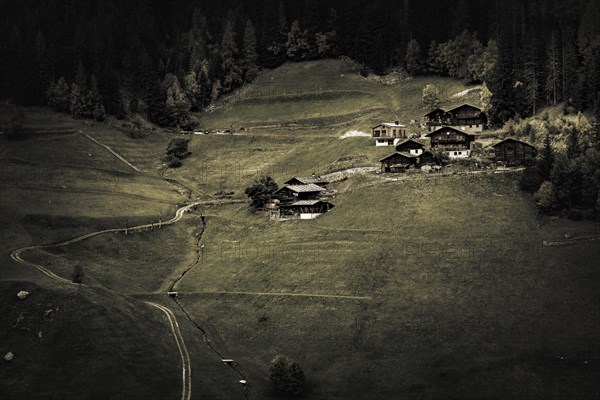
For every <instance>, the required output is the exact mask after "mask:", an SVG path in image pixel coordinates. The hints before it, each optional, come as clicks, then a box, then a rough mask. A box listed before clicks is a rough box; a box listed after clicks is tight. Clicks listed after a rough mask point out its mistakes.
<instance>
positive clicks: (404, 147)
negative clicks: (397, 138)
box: [396, 139, 425, 156]
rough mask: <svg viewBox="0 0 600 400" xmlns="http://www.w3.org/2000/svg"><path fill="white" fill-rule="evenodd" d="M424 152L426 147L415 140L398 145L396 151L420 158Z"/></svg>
mask: <svg viewBox="0 0 600 400" xmlns="http://www.w3.org/2000/svg"><path fill="white" fill-rule="evenodd" d="M424 150H425V145H424V144H423V143H420V142H417V141H416V140H413V139H406V140H403V141H402V142H400V143H398V144H396V151H397V152H399V153H402V152H404V153H409V154H414V155H416V156H418V155H419V154H421V153H423V151H424Z"/></svg>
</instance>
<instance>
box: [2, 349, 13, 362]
mask: <svg viewBox="0 0 600 400" xmlns="http://www.w3.org/2000/svg"><path fill="white" fill-rule="evenodd" d="M14 357H15V355H14V354H13V353H12V351H9V352H8V353H6V354H5V355H4V361H12V359H13V358H14Z"/></svg>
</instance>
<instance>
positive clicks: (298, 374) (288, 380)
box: [269, 355, 305, 396]
mask: <svg viewBox="0 0 600 400" xmlns="http://www.w3.org/2000/svg"><path fill="white" fill-rule="evenodd" d="M269 375H270V378H271V383H272V384H273V389H275V392H277V393H279V394H283V395H292V396H299V395H301V394H302V393H303V392H304V382H305V377H304V372H302V369H301V368H300V365H299V364H298V363H297V362H295V361H292V360H290V359H289V358H287V357H286V356H281V355H278V356H275V358H273V360H272V361H271V368H270V370H269Z"/></svg>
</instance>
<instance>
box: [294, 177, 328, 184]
mask: <svg viewBox="0 0 600 400" xmlns="http://www.w3.org/2000/svg"><path fill="white" fill-rule="evenodd" d="M294 179H295V180H297V181H299V182H302V183H303V184H305V185H308V184H309V183H319V182H325V180H324V179H323V178H321V177H320V176H318V175H308V176H294V177H292V178H290V179H288V180H287V181H285V182H284V184H286V185H287V184H289V182H291V181H293V180H294Z"/></svg>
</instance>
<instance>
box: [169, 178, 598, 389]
mask: <svg viewBox="0 0 600 400" xmlns="http://www.w3.org/2000/svg"><path fill="white" fill-rule="evenodd" d="M382 199H383V200H382ZM336 204H337V206H336V208H335V209H333V210H332V211H331V212H329V213H328V214H325V215H323V216H321V217H319V218H318V219H316V220H314V221H290V222H283V223H276V222H269V221H267V220H266V218H265V216H264V215H252V214H249V213H248V212H247V210H246V209H244V208H243V207H241V206H230V207H226V208H222V209H219V210H215V213H214V215H209V218H208V220H207V230H206V232H205V234H204V237H203V240H202V243H203V244H204V246H205V247H204V254H203V259H202V262H201V264H200V265H199V266H198V267H197V268H195V269H193V270H192V271H190V273H188V274H187V275H186V277H185V278H184V280H183V281H182V282H181V284H180V285H179V291H180V292H183V294H182V297H181V302H182V304H184V306H185V307H186V308H189V309H190V310H193V311H192V312H191V314H192V316H193V317H194V318H197V319H198V320H201V321H202V323H203V324H205V325H206V326H210V327H211V329H212V330H213V331H214V332H215V333H214V337H216V338H219V340H220V341H222V343H223V345H224V346H228V347H229V348H230V349H231V351H232V353H233V354H236V355H237V357H238V359H239V360H240V362H241V363H242V365H247V369H248V370H249V371H252V374H253V375H252V378H253V380H256V382H257V384H258V386H259V388H258V389H257V390H258V393H259V395H258V396H259V398H262V397H261V396H269V389H268V382H266V381H265V380H264V377H265V376H266V373H267V370H266V368H267V365H268V360H269V359H270V357H271V356H272V355H273V354H277V353H287V354H290V355H292V356H293V357H295V358H296V359H298V360H299V362H300V363H301V364H302V365H303V366H304V367H305V368H306V370H307V372H306V373H307V377H308V379H309V382H310V389H309V390H310V395H309V396H308V397H309V398H319V399H322V398H356V399H363V398H411V397H415V398H449V397H450V398H462V399H464V398H470V399H481V398H539V399H544V398H551V397H552V396H558V397H565V398H566V397H568V396H571V397H570V398H593V395H594V394H596V393H598V390H600V387H599V386H598V385H596V384H594V383H592V382H593V380H592V379H591V378H592V377H593V376H594V374H595V373H597V372H598V371H599V365H598V363H597V361H593V360H594V359H597V358H598V355H599V354H598V352H597V346H596V343H597V340H598V337H599V335H600V323H599V322H598V318H597V316H598V309H597V304H598V303H599V302H600V296H599V295H598V293H600V291H599V290H598V289H600V276H599V275H598V270H597V260H598V257H600V248H599V246H598V243H597V242H596V243H594V244H587V245H580V246H575V247H572V248H566V249H548V248H544V247H542V246H541V243H542V240H543V239H546V238H548V237H550V236H552V235H553V234H554V235H556V233H557V231H560V230H561V229H563V228H562V227H560V226H545V227H539V228H538V225H539V224H540V223H543V221H542V220H540V219H538V217H537V216H536V215H535V212H534V210H533V207H532V205H531V203H530V199H528V198H527V197H526V196H524V195H523V194H521V193H520V192H519V191H518V189H517V187H516V182H515V180H514V178H513V177H511V176H500V175H490V176H484V177H477V178H472V179H464V178H462V177H445V178H444V179H437V180H433V181H430V182H428V183H417V182H394V183H389V184H384V185H380V186H374V187H370V188H364V189H358V190H354V191H353V192H352V193H351V194H347V195H343V196H339V197H338V198H337V199H336ZM582 229H583V231H582ZM586 230H588V231H589V230H591V231H589V232H593V227H591V226H587V227H586V225H579V233H580V234H584V233H586V232H587V231H586ZM220 292H266V293H271V294H276V293H298V294H303V293H304V294H318V295H327V294H330V295H349V296H353V295H354V296H370V297H371V298H372V299H371V300H362V299H355V300H354V299H337V298H321V297H279V296H272V295H269V296H267V295H262V296H261V295H250V294H235V293H231V294H217V293H220ZM186 293H187V294H186ZM223 316H227V318H223ZM262 316H267V317H268V318H269V319H268V321H266V322H259V320H258V319H259V317H262ZM550 332H551V333H550ZM560 357H563V358H568V359H569V361H564V360H561V359H560ZM585 360H588V361H589V360H592V361H590V362H589V363H584V361H585ZM532 379H533V381H532ZM536 382H537V383H536ZM550 382H551V383H550ZM573 396H574V397H573Z"/></svg>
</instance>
